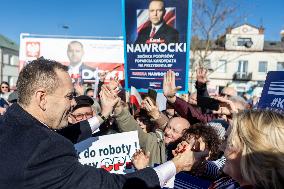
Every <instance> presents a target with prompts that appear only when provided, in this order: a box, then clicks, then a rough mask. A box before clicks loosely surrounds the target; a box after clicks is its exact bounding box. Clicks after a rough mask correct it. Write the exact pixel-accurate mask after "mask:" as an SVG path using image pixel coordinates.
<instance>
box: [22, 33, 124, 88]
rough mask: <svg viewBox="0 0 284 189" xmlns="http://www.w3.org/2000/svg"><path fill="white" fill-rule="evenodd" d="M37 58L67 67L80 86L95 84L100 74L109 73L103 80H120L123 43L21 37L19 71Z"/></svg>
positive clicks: (108, 40)
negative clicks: (56, 62)
mask: <svg viewBox="0 0 284 189" xmlns="http://www.w3.org/2000/svg"><path fill="white" fill-rule="evenodd" d="M39 57H44V58H47V59H51V60H56V61H58V62H60V63H62V64H64V65H67V66H68V72H69V74H70V76H71V78H72V79H73V80H80V81H81V83H92V84H93V83H95V82H96V81H97V80H98V73H99V72H102V71H109V74H108V75H107V78H106V80H109V79H110V78H114V77H118V78H119V79H120V80H123V79H124V74H123V71H124V68H123V65H124V58H123V40H122V39H120V38H102V37H94V36H90V37H87V36H60V35H39V34H28V33H23V34H21V37H20V56H19V59H20V66H19V67H20V70H21V69H22V67H23V66H24V65H25V64H27V63H28V62H29V61H32V60H35V59H37V58H39Z"/></svg>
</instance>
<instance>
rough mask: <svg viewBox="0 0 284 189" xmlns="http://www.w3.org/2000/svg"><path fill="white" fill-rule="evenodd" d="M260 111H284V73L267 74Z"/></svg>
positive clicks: (259, 104)
mask: <svg viewBox="0 0 284 189" xmlns="http://www.w3.org/2000/svg"><path fill="white" fill-rule="evenodd" d="M258 109H274V110H279V111H283V110H284V71H271V72H268V73H267V76H266V80H265V84H264V87H263V90H262V93H261V97H260V100H259V103H258Z"/></svg>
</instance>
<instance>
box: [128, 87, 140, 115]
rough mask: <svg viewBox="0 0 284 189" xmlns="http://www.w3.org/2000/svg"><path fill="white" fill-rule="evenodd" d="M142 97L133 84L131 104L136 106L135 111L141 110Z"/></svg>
mask: <svg viewBox="0 0 284 189" xmlns="http://www.w3.org/2000/svg"><path fill="white" fill-rule="evenodd" d="M141 103H142V98H141V95H140V94H139V92H138V91H137V89H136V88H135V87H132V86H131V89H130V104H131V105H132V106H133V107H134V111H136V110H139V109H140V107H141Z"/></svg>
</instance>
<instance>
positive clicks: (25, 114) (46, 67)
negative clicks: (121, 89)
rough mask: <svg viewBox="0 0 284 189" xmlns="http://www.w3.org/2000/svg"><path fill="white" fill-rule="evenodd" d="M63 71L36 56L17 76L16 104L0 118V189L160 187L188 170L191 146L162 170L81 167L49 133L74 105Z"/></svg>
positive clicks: (68, 147) (60, 124) (63, 121)
mask: <svg viewBox="0 0 284 189" xmlns="http://www.w3.org/2000/svg"><path fill="white" fill-rule="evenodd" d="M67 70H68V68H67V67H66V66H64V65H62V64H60V63H58V62H55V61H50V60H45V59H43V58H40V59H37V60H35V61H32V62H31V63H29V64H28V65H26V66H25V67H24V68H23V70H22V71H21V72H20V74H19V78H18V82H17V88H18V92H19V99H18V103H15V104H13V105H12V106H11V107H10V108H9V109H8V110H7V112H6V114H5V115H4V116H3V118H2V119H1V120H0V188H5V189H9V188H17V189H18V188H33V189H35V188H66V189H67V188H68V189H70V188H101V189H118V188H159V187H160V186H162V185H163V184H164V183H165V182H166V181H167V180H168V179H169V178H171V177H172V176H173V175H174V174H175V173H177V172H179V171H181V170H190V169H191V166H192V164H193V162H194V156H193V152H192V151H191V147H192V146H193V143H191V144H190V145H188V146H187V147H186V149H185V151H184V152H182V153H180V154H179V155H177V156H176V157H175V158H174V159H173V160H171V161H169V162H166V163H165V164H163V165H161V166H158V167H156V168H154V169H152V168H146V169H143V170H141V171H137V172H135V173H131V174H127V175H115V174H110V173H108V172H107V171H105V170H103V169H97V168H94V167H90V166H86V165H82V164H80V163H79V161H78V159H77V158H78V157H77V154H76V151H75V149H74V147H73V144H72V143H71V142H70V141H69V140H68V139H66V138H65V137H63V136H61V135H59V134H58V133H57V132H54V130H58V129H61V128H63V127H66V126H67V125H68V116H69V113H70V111H71V110H72V107H73V106H75V104H76V102H75V101H74V92H73V85H72V82H71V78H70V76H69V74H68V72H67ZM110 103H113V105H114V104H115V103H116V102H115V101H112V102H110ZM102 116H104V117H108V116H109V115H106V114H105V115H102ZM189 159H190V160H191V161H190V162H189Z"/></svg>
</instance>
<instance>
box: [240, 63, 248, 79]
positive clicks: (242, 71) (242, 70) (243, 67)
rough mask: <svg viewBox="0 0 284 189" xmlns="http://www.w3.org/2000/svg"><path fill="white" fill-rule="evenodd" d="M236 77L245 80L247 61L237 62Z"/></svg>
mask: <svg viewBox="0 0 284 189" xmlns="http://www.w3.org/2000/svg"><path fill="white" fill-rule="evenodd" d="M237 75H238V77H239V78H245V77H246V76H247V75H248V61H247V60H240V61H239V64H238V72H237Z"/></svg>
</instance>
